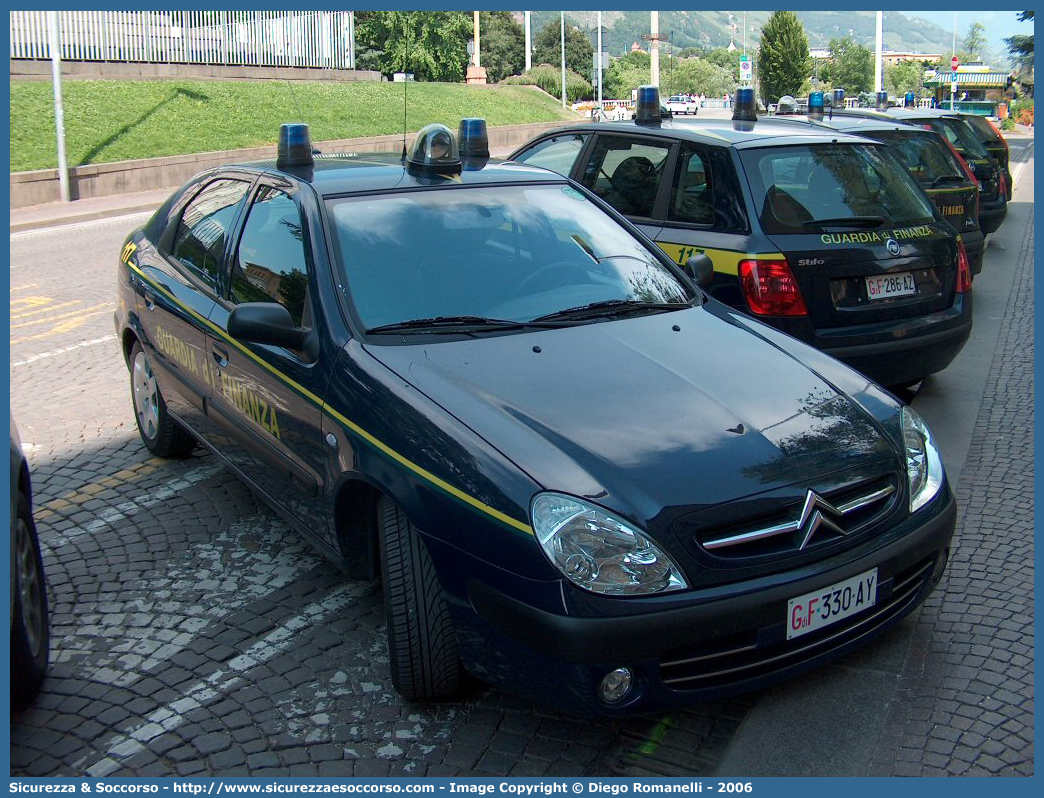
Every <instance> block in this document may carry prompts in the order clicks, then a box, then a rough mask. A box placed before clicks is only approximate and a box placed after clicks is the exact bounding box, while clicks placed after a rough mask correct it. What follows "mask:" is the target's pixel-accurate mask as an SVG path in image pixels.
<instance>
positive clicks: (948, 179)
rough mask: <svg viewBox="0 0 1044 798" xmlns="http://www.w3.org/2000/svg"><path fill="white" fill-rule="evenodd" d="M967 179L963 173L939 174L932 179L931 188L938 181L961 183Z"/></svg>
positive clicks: (937, 183)
mask: <svg viewBox="0 0 1044 798" xmlns="http://www.w3.org/2000/svg"><path fill="white" fill-rule="evenodd" d="M967 179H968V178H966V177H965V176H964V175H939V176H938V177H937V178H935V180H933V181H932V188H935V187H936V186H937V185H939V184H940V183H963V182H964V181H965V180H967Z"/></svg>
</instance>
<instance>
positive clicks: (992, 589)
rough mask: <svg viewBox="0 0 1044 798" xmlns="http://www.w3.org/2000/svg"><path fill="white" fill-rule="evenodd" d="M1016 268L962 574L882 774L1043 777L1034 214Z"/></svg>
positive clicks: (963, 541) (952, 584)
mask: <svg viewBox="0 0 1044 798" xmlns="http://www.w3.org/2000/svg"><path fill="white" fill-rule="evenodd" d="M1031 166H1032V164H1031ZM1028 171H1029V172H1030V174H1027V175H1026V177H1023V178H1022V179H1023V180H1032V179H1033V177H1032V174H1031V172H1032V169H1030V170H1028ZM1016 269H1017V270H1016V273H1015V281H1014V285H1013V286H1012V291H1011V296H1010V298H1009V300H1008V307H1007V310H1006V312H1005V314H1004V321H1003V323H1002V325H1001V332H1000V336H999V339H998V341H997V346H996V350H995V351H994V356H993V360H992V365H991V368H990V374H989V377H988V379H987V381H986V388H985V391H984V393H983V398H982V405H981V409H980V411H979V415H978V418H977V419H976V420H975V431H974V434H973V437H972V441H971V446H970V449H969V452H968V457H967V459H966V461H965V465H964V471H963V473H962V476H961V479H960V482H959V484H958V485H957V487H956V495H957V502H958V507H959V516H958V520H957V535H956V537H955V540H954V546H953V548H952V552H951V557H950V564H949V567H948V568H947V570H946V576H945V577H944V579H943V581H942V583H941V584H940V586H939V588H937V589H936V591H935V592H934V593H933V594H932V595H931V596H930V597H929V598H928V600H927V601H926V602H925V605H924V607H923V608H922V610H921V612H920V615H919V616H918V619H917V626H916V629H915V631H914V635H913V642H912V645H911V648H910V652H909V655H908V657H907V662H906V667H905V668H904V670H903V674H902V678H901V679H900V683H899V693H898V696H897V700H895V701H894V702H893V703H892V706H891V708H890V712H889V715H888V719H887V722H886V727H885V728H886V733H885V735H884V736H883V737H882V739H880V740H879V744H878V746H877V749H876V750H875V755H874V760H873V761H872V762H871V765H870V769H869V773H870V775H894V776H944V775H965V776H985V775H1031V774H1032V773H1033V614H1034V613H1033V515H1034V511H1033V474H1034V464H1033V317H1034V313H1033V207H1032V204H1030V206H1029V218H1028V220H1027V222H1026V226H1025V238H1024V239H1023V243H1022V248H1021V251H1020V253H1019V257H1018V262H1017V266H1016Z"/></svg>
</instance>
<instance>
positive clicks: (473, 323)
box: [366, 316, 563, 335]
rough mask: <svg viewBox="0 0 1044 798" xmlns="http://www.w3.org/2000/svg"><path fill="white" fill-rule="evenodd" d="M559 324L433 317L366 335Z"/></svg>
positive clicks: (509, 328) (386, 327)
mask: <svg viewBox="0 0 1044 798" xmlns="http://www.w3.org/2000/svg"><path fill="white" fill-rule="evenodd" d="M561 326H563V325H561V324H553V323H550V322H548V323H541V321H540V320H539V319H537V320H534V321H512V320H511V319H488V318H486V317H485V316H433V317H432V318H430V319H409V320H408V321H397V322H394V323H393V324H381V325H379V326H377V327H371V328H370V329H368V330H367V331H366V334H367V335H371V334H376V335H380V334H382V333H394V332H404V331H409V332H419V333H428V332H431V333H453V332H473V331H476V330H518V329H522V328H525V327H539V328H542V329H547V328H551V327H561Z"/></svg>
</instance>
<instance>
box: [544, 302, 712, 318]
mask: <svg viewBox="0 0 1044 798" xmlns="http://www.w3.org/2000/svg"><path fill="white" fill-rule="evenodd" d="M691 307H692V303H691V302H643V301H642V300H638V299H606V300H604V301H602V302H591V303H589V304H587V305H579V306H577V307H575V308H565V309H563V310H556V311H555V312H554V313H548V314H547V315H546V316H540V317H538V318H536V319H533V321H536V322H541V321H548V320H551V319H585V318H594V317H597V316H620V315H624V314H627V313H633V312H635V311H641V310H649V311H654V312H663V311H668V310H682V309H684V308H691Z"/></svg>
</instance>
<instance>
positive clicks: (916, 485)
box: [900, 407, 943, 513]
mask: <svg viewBox="0 0 1044 798" xmlns="http://www.w3.org/2000/svg"><path fill="white" fill-rule="evenodd" d="M900 417H901V419H902V425H903V449H904V450H905V453H906V478H907V481H908V482H909V486H910V512H911V513H912V512H914V510H918V509H920V508H921V507H924V505H926V504H927V503H928V502H929V501H931V500H932V499H933V498H934V497H935V495H936V494H937V493H938V492H939V488H941V487H942V484H943V465H942V458H941V457H940V456H939V449H938V448H937V447H936V445H935V439H934V438H932V433H931V431H930V430H929V429H928V426H927V425H926V424H925V423H924V421H923V420H922V419H921V417H920V416H919V415H917V414H916V413H915V412H914V411H913V410H912V409H911V408H909V407H904V408H903V409H902V410H901V411H900Z"/></svg>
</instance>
